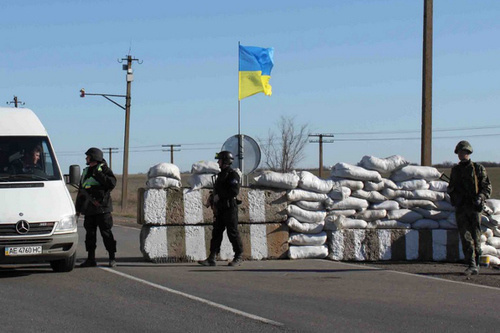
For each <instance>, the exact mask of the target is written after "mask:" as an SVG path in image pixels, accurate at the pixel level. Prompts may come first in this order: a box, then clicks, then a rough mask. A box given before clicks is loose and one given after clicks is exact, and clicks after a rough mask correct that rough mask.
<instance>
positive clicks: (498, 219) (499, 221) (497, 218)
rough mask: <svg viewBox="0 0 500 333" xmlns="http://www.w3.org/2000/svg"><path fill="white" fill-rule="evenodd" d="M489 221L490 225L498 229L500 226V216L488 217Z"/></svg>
mask: <svg viewBox="0 0 500 333" xmlns="http://www.w3.org/2000/svg"><path fill="white" fill-rule="evenodd" d="M488 220H489V222H490V225H492V226H494V227H498V225H499V224H500V214H497V215H491V216H488Z"/></svg>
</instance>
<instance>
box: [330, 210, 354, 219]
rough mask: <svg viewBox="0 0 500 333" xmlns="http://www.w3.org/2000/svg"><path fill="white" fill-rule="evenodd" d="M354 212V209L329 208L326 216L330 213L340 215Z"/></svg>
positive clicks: (349, 214) (351, 214)
mask: <svg viewBox="0 0 500 333" xmlns="http://www.w3.org/2000/svg"><path fill="white" fill-rule="evenodd" d="M327 209H328V208H327ZM354 214H356V210H355V209H338V210H330V211H328V215H327V218H328V216H330V215H332V216H339V215H342V216H353V215H354Z"/></svg>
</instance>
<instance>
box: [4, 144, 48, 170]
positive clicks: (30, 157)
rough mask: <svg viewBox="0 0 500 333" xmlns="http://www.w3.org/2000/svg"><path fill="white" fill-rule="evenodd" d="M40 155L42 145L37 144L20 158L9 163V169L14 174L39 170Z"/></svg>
mask: <svg viewBox="0 0 500 333" xmlns="http://www.w3.org/2000/svg"><path fill="white" fill-rule="evenodd" d="M41 155H42V147H40V146H39V145H37V146H35V147H34V148H33V149H31V150H30V151H29V152H28V153H27V154H24V156H23V157H22V158H20V159H17V160H15V161H14V162H12V164H11V169H12V170H13V171H14V173H15V174H18V173H33V171H35V170H41V169H42V167H41V166H40V157H41Z"/></svg>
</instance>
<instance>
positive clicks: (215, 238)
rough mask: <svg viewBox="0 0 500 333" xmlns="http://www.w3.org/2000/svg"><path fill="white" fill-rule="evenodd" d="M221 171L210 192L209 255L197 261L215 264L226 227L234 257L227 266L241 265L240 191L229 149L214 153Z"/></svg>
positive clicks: (238, 178) (201, 263)
mask: <svg viewBox="0 0 500 333" xmlns="http://www.w3.org/2000/svg"><path fill="white" fill-rule="evenodd" d="M215 158H216V159H217V160H218V163H219V167H220V169H221V171H220V172H219V174H218V175H217V179H216V181H215V184H214V191H213V193H212V199H211V205H212V209H213V210H214V216H215V219H214V228H213V230H212V240H211V241H210V255H209V256H208V258H207V259H205V260H200V261H198V263H199V264H200V265H203V266H215V265H216V263H215V257H216V256H217V254H218V253H219V252H220V245H221V243H222V236H223V233H224V229H226V228H227V236H228V238H229V241H230V242H231V244H232V245H233V251H234V259H233V261H231V262H230V263H229V266H239V265H241V261H242V258H241V255H242V253H243V246H242V243H241V238H240V233H239V232H238V200H237V199H236V196H237V195H238V193H239V191H240V176H239V175H238V173H237V172H236V171H235V170H233V169H232V168H231V164H232V163H233V160H234V158H233V154H231V152H229V151H221V152H220V153H218V154H216V155H215Z"/></svg>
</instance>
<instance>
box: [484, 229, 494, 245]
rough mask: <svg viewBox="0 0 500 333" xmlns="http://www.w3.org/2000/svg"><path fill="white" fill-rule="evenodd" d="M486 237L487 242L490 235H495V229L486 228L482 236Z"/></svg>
mask: <svg viewBox="0 0 500 333" xmlns="http://www.w3.org/2000/svg"><path fill="white" fill-rule="evenodd" d="M483 235H484V237H485V238H486V239H485V240H484V241H485V242H486V241H487V240H488V238H490V237H494V236H493V231H492V230H491V229H486V230H485V232H483V234H482V235H481V236H483Z"/></svg>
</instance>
